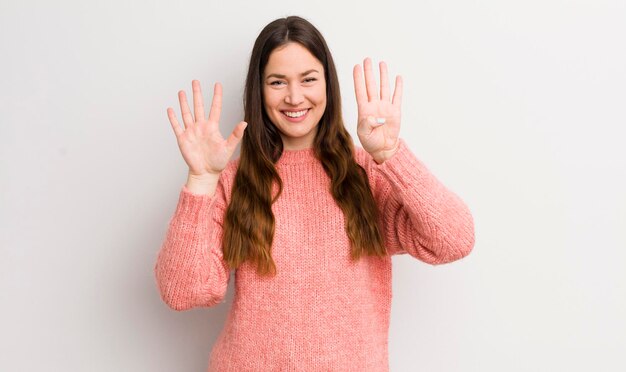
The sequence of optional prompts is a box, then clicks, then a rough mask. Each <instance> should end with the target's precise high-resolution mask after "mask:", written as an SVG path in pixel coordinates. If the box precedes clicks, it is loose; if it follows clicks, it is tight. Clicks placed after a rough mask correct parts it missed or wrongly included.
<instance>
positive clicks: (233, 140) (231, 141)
mask: <svg viewBox="0 0 626 372" xmlns="http://www.w3.org/2000/svg"><path fill="white" fill-rule="evenodd" d="M247 126H248V123H246V122H245V121H240V122H239V124H237V126H236V127H235V129H233V132H232V133H231V134H230V136H228V139H227V140H226V143H227V146H228V148H229V149H230V151H231V152H232V151H235V147H237V144H238V143H239V141H241V139H242V138H243V134H244V132H245V129H246V127H247Z"/></svg>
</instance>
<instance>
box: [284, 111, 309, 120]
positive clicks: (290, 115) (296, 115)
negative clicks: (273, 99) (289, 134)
mask: <svg viewBox="0 0 626 372" xmlns="http://www.w3.org/2000/svg"><path fill="white" fill-rule="evenodd" d="M309 111H311V109H310V108H307V109H303V110H300V111H281V114H283V117H284V118H286V119H287V120H289V121H291V122H300V121H302V120H304V118H306V117H307V115H308V114H309Z"/></svg>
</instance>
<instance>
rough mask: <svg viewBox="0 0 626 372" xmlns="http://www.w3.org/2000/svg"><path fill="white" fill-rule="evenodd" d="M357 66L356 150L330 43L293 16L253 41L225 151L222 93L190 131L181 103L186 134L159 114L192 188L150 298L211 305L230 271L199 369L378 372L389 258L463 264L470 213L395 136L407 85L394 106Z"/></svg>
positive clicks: (199, 106)
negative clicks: (222, 315) (220, 317)
mask: <svg viewBox="0 0 626 372" xmlns="http://www.w3.org/2000/svg"><path fill="white" fill-rule="evenodd" d="M363 67H364V76H363V74H362V71H361V66H360V65H356V66H355V68H354V72H353V73H354V83H355V94H356V98H357V104H358V114H359V115H358V118H357V128H356V129H357V134H358V136H359V140H360V141H361V143H362V144H363V147H359V146H355V145H354V143H353V141H352V138H351V136H350V134H349V132H348V131H347V129H346V128H345V126H344V123H343V118H342V114H341V96H340V92H339V83H338V78H337V71H336V69H335V65H334V62H333V59H332V56H331V53H330V51H329V49H328V46H327V45H326V41H325V40H324V38H323V37H322V35H321V34H320V32H319V31H318V30H317V29H316V28H315V27H314V26H313V25H312V24H311V23H310V22H308V21H307V20H305V19H303V18H301V17H297V16H290V17H286V18H280V19H277V20H275V21H273V22H271V23H270V24H268V25H267V26H265V28H264V29H263V30H262V31H261V33H260V34H259V35H258V37H257V39H256V41H255V43H254V47H253V49H252V54H251V56H250V64H249V68H248V74H247V77H246V85H245V92H244V111H245V117H244V120H245V121H242V122H240V123H239V125H237V127H236V128H235V129H234V130H233V133H232V134H231V135H230V137H229V138H228V139H226V140H224V139H223V138H222V136H221V134H220V131H219V116H220V110H221V99H222V90H221V85H220V84H216V85H215V88H214V95H213V101H212V105H211V111H210V114H209V118H208V119H206V118H205V116H204V106H203V103H202V93H201V90H200V83H199V82H198V81H194V82H193V83H192V86H193V90H194V115H195V117H194V116H192V115H191V110H190V109H189V107H188V106H187V102H186V99H185V95H184V92H182V93H179V99H180V102H181V110H182V113H183V120H184V123H185V129H184V130H183V129H182V128H181V127H180V125H178V121H177V120H176V117H175V116H174V115H173V110H171V109H168V115H169V117H170V122H171V123H172V128H173V129H174V132H175V134H176V138H177V140H178V144H179V147H180V149H181V153H182V155H183V157H184V159H185V161H186V162H187V164H188V165H189V177H188V180H187V184H185V185H184V186H183V187H182V189H181V191H180V194H179V201H178V205H177V208H176V211H175V212H174V216H173V217H172V219H171V220H170V224H169V228H168V231H167V235H166V238H165V241H164V242H163V245H162V247H161V250H160V251H159V255H158V257H157V262H156V264H155V267H154V271H155V275H156V279H157V284H158V286H159V290H160V293H161V297H162V298H163V300H164V302H166V303H167V304H168V305H169V306H170V307H171V308H173V309H176V310H186V309H190V308H193V307H201V306H204V307H209V306H215V305H217V304H219V303H221V302H223V301H224V297H225V294H226V289H227V287H228V283H229V279H230V271H231V270H235V294H234V297H233V304H232V307H231V310H230V311H231V313H230V314H229V316H228V318H227V320H226V324H225V326H224V328H223V329H222V332H221V334H220V335H219V337H218V339H217V341H216V343H215V345H214V346H213V350H212V351H211V355H210V360H209V371H359V372H363V371H365V372H367V371H376V372H385V371H388V370H389V361H388V348H387V345H388V331H389V321H390V318H389V317H390V307H391V256H393V255H396V254H409V255H410V256H412V257H415V258H417V259H419V260H421V261H423V262H426V263H429V264H432V265H437V264H444V263H448V262H452V261H455V260H458V259H460V258H462V257H464V256H466V255H467V254H469V252H470V251H471V250H472V248H473V244H474V225H473V219H472V215H471V213H470V211H469V209H468V208H467V206H466V205H465V204H464V203H463V201H462V200H461V199H460V198H459V197H458V196H457V195H456V194H454V193H453V192H451V191H450V190H448V189H447V188H446V187H445V186H444V185H443V184H442V183H441V182H439V180H438V179H437V178H436V177H435V176H434V175H433V174H432V173H430V171H429V170H428V168H427V167H426V166H425V165H424V164H423V163H422V162H421V161H419V160H418V159H417V158H416V157H415V155H414V154H413V153H412V152H411V151H410V150H409V148H408V146H407V144H406V143H405V142H404V140H402V139H400V138H399V137H398V135H399V129H400V102H401V98H402V80H401V79H400V77H397V78H396V87H395V90H394V94H393V97H392V96H391V94H390V90H389V86H388V80H387V67H386V65H385V64H384V63H382V62H381V64H380V77H381V78H380V80H381V83H380V91H379V90H378V86H377V84H376V82H375V80H374V77H373V73H372V66H371V61H370V60H369V58H366V59H365V60H364V63H363ZM379 93H380V94H379ZM374 118H381V119H384V124H382V123H380V122H379V123H378V124H377V123H376V122H375V121H374V120H373V119H374ZM381 121H382V120H381ZM246 124H247V126H246ZM244 128H245V131H244ZM239 142H241V155H240V157H239V158H236V159H233V160H230V157H231V155H232V153H233V151H234V149H235V146H236V145H237V144H238V143H239Z"/></svg>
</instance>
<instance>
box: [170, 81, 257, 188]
mask: <svg viewBox="0 0 626 372" xmlns="http://www.w3.org/2000/svg"><path fill="white" fill-rule="evenodd" d="M191 86H192V89H193V107H194V116H195V118H194V116H192V115H191V111H190V110H189V106H188V105H187V98H186V95H185V91H183V90H181V91H179V92H178V100H179V101H180V109H181V113H182V116H183V122H184V123H185V128H184V129H183V128H182V127H181V126H180V124H179V123H178V120H177V119H176V115H175V114H174V110H173V109H172V108H171V107H168V108H167V116H168V117H169V119H170V123H171V124H172V129H174V134H176V140H177V142H178V147H179V148H180V152H181V153H182V155H183V158H184V159H185V162H186V163H187V165H188V166H189V175H190V176H193V177H204V176H207V175H219V174H220V173H221V172H222V170H223V169H224V168H226V165H227V164H228V161H229V160H230V158H231V157H232V155H233V152H235V148H236V147H237V144H238V143H239V142H240V141H241V139H242V138H243V133H244V129H245V128H246V126H247V125H248V124H247V123H246V122H245V121H241V122H239V124H237V126H236V127H235V129H233V132H232V133H231V134H230V136H229V137H228V139H226V140H224V138H222V135H221V133H220V130H219V121H220V113H221V110H222V86H221V84H220V83H215V88H214V91H213V101H212V103H211V111H210V113H209V118H208V119H206V118H205V116H204V104H203V101H202V91H201V90H200V82H199V81H198V80H193V81H192V82H191Z"/></svg>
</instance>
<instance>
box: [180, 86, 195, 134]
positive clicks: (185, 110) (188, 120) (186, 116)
mask: <svg viewBox="0 0 626 372" xmlns="http://www.w3.org/2000/svg"><path fill="white" fill-rule="evenodd" d="M178 101H179V102H180V112H181V113H182V115H183V122H184V123H185V128H189V127H190V126H192V125H193V116H191V111H189V105H188V104H187V95H186V94H185V91H184V90H181V91H179V92H178Z"/></svg>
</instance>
